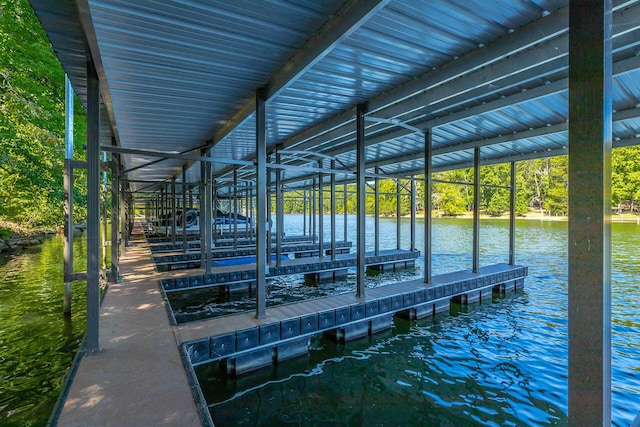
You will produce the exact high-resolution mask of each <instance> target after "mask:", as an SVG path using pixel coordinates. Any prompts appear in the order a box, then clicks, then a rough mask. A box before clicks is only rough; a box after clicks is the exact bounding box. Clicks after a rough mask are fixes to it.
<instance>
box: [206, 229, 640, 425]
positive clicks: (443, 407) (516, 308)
mask: <svg viewBox="0 0 640 427" xmlns="http://www.w3.org/2000/svg"><path fill="white" fill-rule="evenodd" d="M286 221H287V222H289V223H291V224H293V225H291V226H290V227H291V228H287V225H286V224H285V228H286V229H287V230H290V231H288V232H289V234H299V233H300V232H301V228H300V231H299V232H298V233H296V228H295V227H296V226H299V223H300V222H301V220H299V218H295V216H289V217H287V219H286ZM372 225H373V221H372V220H371V224H370V225H369V226H368V227H367V230H368V231H371V230H372V228H373V227H372ZM349 229H350V230H351V229H355V227H349ZM381 231H382V233H383V234H384V237H383V238H381V242H383V244H382V245H381V247H382V248H383V249H384V248H393V247H395V220H389V219H388V220H384V219H383V220H382V229H381ZM422 233H423V227H422V224H419V226H418V230H417V235H416V237H417V247H418V248H420V247H421V245H422V241H423V239H422ZM408 236H409V224H408V221H407V222H405V223H403V247H404V248H407V247H408V240H407V239H408ZM639 236H640V227H639V226H637V225H635V224H614V226H613V277H612V288H613V315H612V317H613V325H612V328H613V351H612V358H613V360H612V363H613V368H612V369H613V420H614V425H619V426H625V425H630V424H631V422H632V420H633V418H634V416H635V414H636V413H637V412H638V411H640V405H639V403H638V402H639V401H638V395H640V320H638V319H640V288H639V285H638V283H639V279H638V278H639V277H640V274H639V273H640V271H639V270H640V262H639V261H638V259H637V257H636V256H635V253H636V251H637V249H638V248H639V247H640V246H639V245H640V237H639ZM340 237H341V234H338V238H340ZM348 238H349V239H354V236H351V235H349V236H348ZM433 241H434V260H433V267H434V273H435V274H439V273H444V272H447V271H452V270H459V269H464V268H470V265H471V256H470V255H469V254H470V253H471V245H470V243H469V242H470V241H471V222H470V221H469V220H448V219H447V220H436V221H434V239H433ZM566 241H567V224H566V223H564V222H539V221H519V222H518V231H517V242H518V244H517V262H518V263H519V264H523V265H528V266H529V268H530V269H529V274H530V276H529V277H528V278H527V280H526V281H525V289H524V292H521V293H518V294H516V295H510V296H507V297H505V298H494V300H493V302H492V303H491V304H484V305H477V306H472V307H468V308H467V307H452V309H451V315H439V316H437V317H436V318H435V319H433V320H431V319H429V320H424V321H419V322H408V321H404V320H396V321H395V326H394V328H393V330H392V331H388V332H384V333H382V334H379V335H376V336H374V337H373V338H371V337H370V338H365V339H363V340H359V341H356V342H353V343H348V344H346V345H337V344H334V343H333V342H331V341H329V340H326V339H324V338H317V339H315V340H314V342H313V349H312V351H311V352H310V354H309V355H308V356H305V357H302V358H299V359H297V360H294V361H291V362H288V363H284V364H281V365H280V366H278V367H277V368H274V369H270V368H269V369H265V370H262V371H259V372H258V373H257V374H253V375H247V376H243V377H241V378H240V379H239V380H235V379H232V378H227V377H225V376H224V375H221V374H220V373H219V370H218V367H217V365H216V364H215V363H212V364H209V365H203V366H200V367H198V368H197V374H198V376H199V379H200V382H201V385H202V388H203V392H204V393H205V397H206V400H207V402H208V403H209V405H210V411H211V413H212V416H213V418H214V421H215V422H216V425H254V424H263V425H284V424H292V425H327V424H339V425H436V426H457V425H462V424H467V425H488V426H503V425H513V426H515V425H531V426H538V425H566V424H567V418H566V412H567V398H566V395H567V357H568V355H567V319H566V317H567V272H566V271H567V252H566ZM371 242H373V238H368V243H371ZM481 245H482V251H481V264H482V265H487V264H492V263H495V262H506V261H507V260H508V253H507V248H508V222H507V221H503V220H486V221H483V222H482V228H481ZM369 246H371V245H369ZM418 264H419V265H420V266H422V264H423V263H422V260H419V263H418ZM410 274H416V275H420V274H421V272H420V270H419V269H418V270H417V271H415V272H412V273H410ZM383 276H385V275H383ZM380 277H381V276H380ZM376 280H378V281H380V280H383V281H384V279H380V278H379V277H378V278H376ZM302 286H303V285H301V284H299V283H297V284H294V285H292V288H293V289H295V290H294V291H292V292H293V293H299V292H300V291H299V289H298V288H300V287H302ZM341 286H343V287H344V289H342V290H345V291H352V290H353V285H351V288H350V289H347V288H349V285H341ZM368 286H376V283H373V284H372V283H368ZM281 287H282V288H286V286H284V285H282V286H281ZM279 292H280V293H286V291H279ZM197 310H199V308H196V311H197Z"/></svg>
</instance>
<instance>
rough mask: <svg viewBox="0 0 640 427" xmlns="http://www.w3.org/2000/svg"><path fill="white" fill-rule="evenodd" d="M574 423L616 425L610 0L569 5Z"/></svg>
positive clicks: (583, 0)
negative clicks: (613, 407) (613, 399)
mask: <svg viewBox="0 0 640 427" xmlns="http://www.w3.org/2000/svg"><path fill="white" fill-rule="evenodd" d="M569 5H570V6H569V9H570V13H569V39H570V43H569V126H570V128H569V232H568V236H569V241H568V246H569V252H568V255H569V304H568V311H569V425H570V426H587V425H589V426H596V425H601V426H610V425H611V212H610V209H611V196H610V192H611V146H612V92H613V90H612V76H611V61H612V53H611V38H612V30H613V29H612V5H611V0H594V1H586V0H571V1H570V3H569Z"/></svg>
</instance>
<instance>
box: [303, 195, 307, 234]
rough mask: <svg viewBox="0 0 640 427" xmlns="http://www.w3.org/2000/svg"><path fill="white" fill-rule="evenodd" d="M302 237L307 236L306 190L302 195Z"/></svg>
mask: <svg viewBox="0 0 640 427" xmlns="http://www.w3.org/2000/svg"><path fill="white" fill-rule="evenodd" d="M302 235H303V236H306V235H307V190H306V189H305V190H304V192H303V195H302Z"/></svg>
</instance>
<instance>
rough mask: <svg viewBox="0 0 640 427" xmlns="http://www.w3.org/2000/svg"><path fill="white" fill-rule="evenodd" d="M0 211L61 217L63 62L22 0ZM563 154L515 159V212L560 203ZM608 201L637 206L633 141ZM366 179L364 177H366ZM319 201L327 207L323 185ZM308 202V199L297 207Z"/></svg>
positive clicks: (490, 208) (469, 187)
mask: <svg viewBox="0 0 640 427" xmlns="http://www.w3.org/2000/svg"><path fill="white" fill-rule="evenodd" d="M0 12H1V14H0V219H6V220H10V221H13V222H16V223H19V224H22V225H26V226H37V225H48V226H51V225H58V224H61V223H62V219H63V209H62V203H63V185H62V177H63V164H64V163H63V159H64V72H63V70H62V68H61V66H60V64H59V62H58V60H57V58H56V56H55V55H54V53H53V51H52V49H51V46H50V44H49V41H48V39H47V37H46V35H45V34H44V31H43V30H42V28H41V26H40V24H39V23H38V20H37V18H36V17H35V15H34V13H33V10H32V9H31V7H30V6H29V4H28V2H27V0H0ZM75 105H76V111H75V113H74V114H75V120H74V122H75V129H74V135H75V137H74V139H75V152H74V157H75V158H78V159H82V158H84V153H83V152H82V150H81V147H82V145H83V144H84V142H85V139H86V137H85V135H86V120H85V117H84V113H83V111H82V108H81V107H80V103H79V102H78V101H77V100H76V103H75ZM567 167H568V159H567V156H560V157H553V158H546V159H536V160H528V161H523V162H519V163H518V166H517V170H516V177H517V188H518V192H517V197H516V212H517V214H518V215H524V214H526V213H527V211H528V210H529V209H535V210H539V211H540V212H541V213H545V214H566V213H567V211H568V191H567V189H568V179H567V172H568V171H567ZM611 169H612V189H611V198H612V205H613V207H614V209H615V210H617V211H618V212H619V213H622V212H637V211H638V208H639V206H640V147H627V148H619V149H615V150H613V155H612V163H611ZM433 178H434V185H433V192H432V204H433V208H434V210H436V211H438V212H440V213H442V214H444V215H459V214H463V213H466V212H468V211H470V210H472V209H473V170H472V169H459V170H452V171H448V172H438V173H436V174H434V176H433ZM481 183H482V184H483V187H482V189H481V194H480V210H481V211H482V212H483V213H485V214H488V215H501V214H504V213H506V212H508V210H509V198H510V192H509V190H508V186H509V185H510V166H509V165H507V164H503V165H496V166H484V167H482V169H481ZM369 184H370V185H373V182H370V183H369ZM416 186H417V189H416V190H417V191H416V208H417V210H418V211H422V210H423V209H424V193H425V192H424V185H423V183H422V182H421V181H420V180H419V181H418V182H417V185H416ZM74 188H75V190H74V191H75V192H74V202H75V216H76V218H77V219H78V220H82V219H83V218H84V217H85V216H86V210H85V207H84V205H85V201H86V195H85V192H84V190H83V189H84V188H86V175H85V174H84V172H82V171H77V173H76V181H75V185H74ZM400 188H401V196H400V205H401V212H400V214H401V215H408V214H409V212H410V209H411V199H412V198H411V195H410V193H409V189H410V188H411V182H410V181H409V180H400ZM397 189H398V181H396V180H391V179H382V180H380V194H381V195H380V198H379V200H378V203H379V211H380V213H381V215H396V214H397V199H396V195H395V194H396V192H397ZM324 190H325V192H324V199H325V203H324V211H325V213H327V212H329V210H330V193H329V189H328V187H325V189H324ZM367 191H368V194H367V197H366V205H367V213H369V214H372V213H373V212H374V210H375V197H374V195H373V190H372V189H371V188H368V189H367ZM301 196H302V193H301V192H288V193H285V205H284V207H285V212H286V213H300V212H302V211H303V202H302V197H301ZM356 208H357V206H356V195H355V185H354V184H350V185H348V197H347V200H346V206H345V202H344V198H343V196H342V185H339V186H338V192H337V198H336V210H337V212H339V213H342V212H344V211H345V209H346V210H347V212H349V213H355V212H356ZM307 210H309V207H307Z"/></svg>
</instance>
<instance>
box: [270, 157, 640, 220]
mask: <svg viewBox="0 0 640 427" xmlns="http://www.w3.org/2000/svg"><path fill="white" fill-rule="evenodd" d="M567 167H568V157H567V156H558V157H550V158H545V159H536V160H527V161H522V162H518V163H517V166H516V188H517V192H516V213H517V215H520V216H522V215H526V214H527V213H528V212H530V211H532V210H534V211H537V212H540V213H541V214H546V215H553V216H556V215H567V214H568V202H569V197H568V188H569V181H568V170H567ZM611 172H612V178H611V203H612V211H613V212H614V213H618V214H622V213H639V212H640V147H624V148H617V149H614V150H613V154H612V159H611ZM417 178H422V177H421V176H418V177H417ZM433 180H434V183H433V192H432V196H431V197H432V198H431V201H432V206H433V210H434V211H436V212H438V213H439V214H441V215H444V216H456V215H461V214H465V213H467V212H469V211H472V210H473V199H474V195H473V169H472V168H468V169H458V170H452V171H447V172H438V173H434V175H433ZM510 180H511V166H510V165H509V164H500V165H492V166H483V167H481V169H480V184H481V189H480V210H481V213H483V214H486V215H491V216H500V215H503V214H505V213H508V211H509V200H510V190H509V188H508V187H509V185H510ZM400 183H401V186H402V188H403V189H402V190H401V196H400V206H401V208H400V214H401V215H408V214H410V210H411V197H410V193H409V192H408V191H407V190H406V189H408V188H410V187H411V184H410V181H409V180H403V179H400ZM369 184H370V185H369V186H368V188H367V193H368V194H367V199H366V200H367V213H369V214H371V213H373V212H374V209H375V196H374V194H373V189H372V188H371V187H372V186H373V182H369ZM397 185H398V183H397V181H396V180H393V179H381V180H380V182H379V193H380V198H379V207H378V209H379V211H380V214H381V215H383V216H395V215H396V214H397V199H396V194H397ZM342 188H343V187H342V186H341V185H339V186H338V187H337V198H336V211H337V212H338V213H344V209H345V208H344V199H343V196H342ZM309 194H310V193H307V200H308V203H310V201H309ZM329 200H330V193H329V187H328V186H326V187H325V188H324V205H323V207H324V212H325V213H329V212H330V202H329ZM272 208H275V206H274V207H272ZM356 208H357V205H356V195H355V185H353V184H350V185H348V186H347V206H346V209H347V212H348V213H355V212H356ZM303 209H304V202H303V192H302V191H289V192H286V193H285V195H284V211H285V213H302V212H303ZM309 209H310V207H309V206H308V205H307V211H308V210H309ZM416 209H417V211H418V212H424V185H423V180H422V179H418V181H417V185H416Z"/></svg>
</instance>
